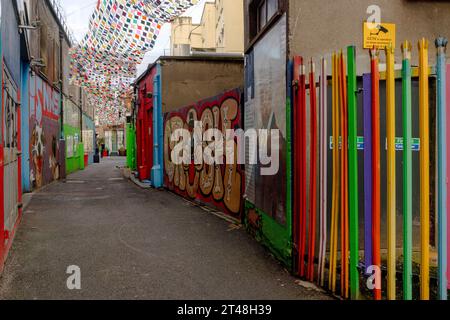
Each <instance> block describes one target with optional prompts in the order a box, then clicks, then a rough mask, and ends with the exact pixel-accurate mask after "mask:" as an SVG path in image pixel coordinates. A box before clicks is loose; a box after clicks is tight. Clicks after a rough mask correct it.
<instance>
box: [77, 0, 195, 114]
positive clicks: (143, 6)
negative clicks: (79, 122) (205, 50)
mask: <svg viewBox="0 0 450 320" xmlns="http://www.w3.org/2000/svg"><path fill="white" fill-rule="evenodd" d="M197 3H198V0H140V1H138V0H99V1H98V5H97V7H96V9H95V11H94V13H93V14H92V16H91V18H90V22H89V31H88V32H87V34H86V35H85V37H84V38H83V40H82V41H81V42H80V43H79V44H77V45H76V46H74V47H73V48H72V49H71V50H70V59H71V69H70V81H71V84H73V85H77V86H80V87H83V88H84V89H85V90H86V91H87V92H88V94H89V96H91V97H93V98H91V100H92V99H97V100H98V102H100V103H99V104H95V105H96V106H97V109H99V110H97V114H98V118H99V119H100V122H103V121H109V120H110V119H113V118H114V119H117V118H118V116H113V114H114V112H120V111H118V110H116V109H117V108H118V107H114V106H115V105H117V104H118V103H117V97H118V96H121V95H123V94H124V93H125V92H126V91H127V90H128V89H129V88H130V86H131V84H132V82H133V81H134V79H135V77H136V72H137V71H136V70H137V65H138V64H140V63H142V61H143V59H144V56H145V54H146V53H147V52H148V51H150V50H151V49H153V47H154V46H155V44H156V40H157V38H158V35H159V32H160V30H161V28H162V25H163V24H164V23H167V22H170V21H172V20H173V19H174V18H176V17H178V16H179V15H181V14H183V13H184V12H185V11H186V10H187V9H189V8H190V7H191V6H193V5H195V4H197ZM103 109H104V110H103Z"/></svg>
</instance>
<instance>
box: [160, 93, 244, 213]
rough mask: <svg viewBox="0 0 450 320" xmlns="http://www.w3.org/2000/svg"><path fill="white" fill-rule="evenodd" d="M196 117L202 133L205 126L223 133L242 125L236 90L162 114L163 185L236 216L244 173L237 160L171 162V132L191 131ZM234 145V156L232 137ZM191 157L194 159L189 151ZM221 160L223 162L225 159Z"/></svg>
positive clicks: (239, 103) (172, 145)
mask: <svg viewBox="0 0 450 320" xmlns="http://www.w3.org/2000/svg"><path fill="white" fill-rule="evenodd" d="M196 121H202V122H203V133H204V132H206V131H207V130H209V129H218V130H220V131H221V132H222V133H224V134H225V132H226V130H230V129H234V130H237V129H242V121H241V92H240V90H238V89H236V90H232V91H229V92H227V93H224V94H222V95H219V96H217V97H215V98H212V99H209V100H205V101H201V102H199V103H197V104H195V105H193V106H190V107H186V108H183V109H181V110H179V111H176V112H171V113H168V114H166V116H165V132H164V163H165V165H164V168H165V175H164V180H165V185H166V187H168V188H169V189H170V190H173V191H175V192H176V193H178V194H180V195H182V196H183V197H186V198H189V199H193V200H199V201H200V202H203V203H206V204H210V205H213V206H215V207H217V208H219V209H221V210H222V211H223V212H224V213H226V214H228V215H230V216H233V217H235V218H240V217H241V213H242V209H243V203H242V196H243V192H244V190H243V189H244V178H245V177H244V171H243V167H242V166H241V165H239V164H237V161H235V162H234V164H230V165H228V164H223V165H214V166H211V165H208V164H206V163H203V164H201V165H195V164H194V161H193V160H192V164H191V165H188V166H187V165H175V164H174V163H173V162H172V160H171V153H172V150H173V149H174V147H175V145H176V143H174V142H172V141H171V136H172V133H173V132H175V131H176V130H177V129H182V128H184V129H187V130H189V131H190V132H191V133H192V132H193V131H194V123H195V122H196ZM224 143H225V142H224ZM204 147H206V143H204ZM224 148H225V146H224ZM234 148H235V157H236V159H237V155H238V143H237V139H235V143H234ZM192 159H194V155H193V154H192ZM224 159H225V158H224ZM223 162H224V163H226V161H225V160H224V161H223Z"/></svg>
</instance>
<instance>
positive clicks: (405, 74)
mask: <svg viewBox="0 0 450 320" xmlns="http://www.w3.org/2000/svg"><path fill="white" fill-rule="evenodd" d="M411 50H412V46H411V43H410V42H408V41H405V42H404V43H403V44H402V52H403V67H402V79H403V80H402V87H403V89H402V96H403V103H402V113H403V299H404V300H412V115H411V111H412V102H411V99H412V98H411Z"/></svg>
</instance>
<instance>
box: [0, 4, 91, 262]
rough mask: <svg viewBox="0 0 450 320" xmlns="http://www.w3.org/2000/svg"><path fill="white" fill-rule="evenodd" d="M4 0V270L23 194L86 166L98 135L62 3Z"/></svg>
mask: <svg viewBox="0 0 450 320" xmlns="http://www.w3.org/2000/svg"><path fill="white" fill-rule="evenodd" d="M0 5H1V7H0V9H1V10H0V17H1V30H0V33H1V39H0V41H1V45H0V46H1V54H0V56H1V64H2V74H1V78H2V84H3V85H2V90H1V99H2V104H1V112H0V118H1V123H2V124H3V125H1V126H0V270H1V269H2V267H3V263H4V259H5V257H6V256H7V253H8V251H9V248H10V246H11V241H12V239H13V238H14V233H15V230H16V227H17V225H18V223H19V221H20V217H21V213H22V206H23V205H22V194H23V193H28V192H32V191H35V190H37V189H39V188H41V187H43V186H45V185H47V184H49V183H52V182H54V181H57V180H58V179H61V178H64V177H65V176H66V174H67V173H71V172H74V171H76V170H79V169H82V168H84V165H85V158H86V157H85V155H86V156H87V158H88V159H87V161H86V163H89V155H90V154H91V150H90V149H89V150H87V152H86V153H85V149H84V146H83V138H85V139H88V140H89V141H86V142H88V145H89V146H91V145H93V144H94V140H93V139H94V138H95V137H94V136H95V134H91V133H90V132H91V131H92V127H93V126H92V119H93V114H94V111H93V106H90V105H88V104H86V103H84V102H83V96H84V95H85V94H84V92H83V91H82V90H81V89H80V88H78V87H75V86H72V85H70V83H69V79H70V76H69V66H70V57H69V48H70V46H71V44H72V40H71V37H70V33H69V31H68V29H67V27H66V26H65V24H64V18H63V15H62V13H61V9H60V8H59V7H58V5H57V4H56V2H54V1H50V0H13V1H11V0H1V2H0ZM82 128H84V129H82ZM82 131H83V133H82ZM84 132H89V133H88V134H86V135H84ZM91 139H92V141H90V140H91Z"/></svg>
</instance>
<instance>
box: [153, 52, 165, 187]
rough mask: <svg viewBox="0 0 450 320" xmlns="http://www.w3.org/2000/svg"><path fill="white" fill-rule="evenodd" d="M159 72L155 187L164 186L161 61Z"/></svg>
mask: <svg viewBox="0 0 450 320" xmlns="http://www.w3.org/2000/svg"><path fill="white" fill-rule="evenodd" d="M156 68H157V73H156V76H155V77H154V79H153V141H154V142H153V155H154V157H153V169H152V183H153V186H154V187H155V188H162V187H163V164H162V147H163V114H162V96H161V92H162V88H161V63H160V62H159V61H158V63H157V65H156Z"/></svg>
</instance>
